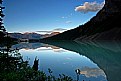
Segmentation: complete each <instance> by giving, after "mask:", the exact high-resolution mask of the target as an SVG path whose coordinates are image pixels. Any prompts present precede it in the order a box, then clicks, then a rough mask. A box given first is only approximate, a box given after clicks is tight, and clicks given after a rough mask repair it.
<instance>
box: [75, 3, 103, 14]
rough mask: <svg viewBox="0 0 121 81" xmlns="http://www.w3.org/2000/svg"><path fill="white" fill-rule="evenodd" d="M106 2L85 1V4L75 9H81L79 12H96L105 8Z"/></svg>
mask: <svg viewBox="0 0 121 81" xmlns="http://www.w3.org/2000/svg"><path fill="white" fill-rule="evenodd" d="M104 3H105V2H102V3H97V2H85V3H84V4H83V5H81V6H77V7H75V11H79V12H82V13H87V12H96V11H98V10H100V9H102V8H103V6H104Z"/></svg>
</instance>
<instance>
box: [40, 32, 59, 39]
mask: <svg viewBox="0 0 121 81" xmlns="http://www.w3.org/2000/svg"><path fill="white" fill-rule="evenodd" d="M57 34H60V32H52V33H50V34H44V35H42V38H47V37H52V36H54V35H57Z"/></svg>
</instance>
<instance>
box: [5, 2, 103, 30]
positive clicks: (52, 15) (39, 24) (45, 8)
mask: <svg viewBox="0 0 121 81" xmlns="http://www.w3.org/2000/svg"><path fill="white" fill-rule="evenodd" d="M102 2H104V0H96V1H95V0H4V4H3V5H4V6H5V7H6V9H5V10H4V13H5V15H6V16H5V18H4V25H5V28H6V29H7V31H8V32H32V31H33V32H34V31H50V30H53V29H59V28H61V29H72V28H75V27H77V26H79V25H81V24H84V23H85V22H87V21H88V20H89V19H90V18H92V17H93V16H95V15H96V13H97V12H98V11H99V10H100V7H102V5H101V4H102ZM85 6H87V7H88V6H89V7H88V8H87V7H86V8H87V9H85Z"/></svg>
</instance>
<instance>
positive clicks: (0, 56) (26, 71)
mask: <svg viewBox="0 0 121 81" xmlns="http://www.w3.org/2000/svg"><path fill="white" fill-rule="evenodd" d="M5 48H6V49H1V50H0V81H72V80H73V79H72V78H71V77H69V76H66V75H64V74H62V75H60V74H59V77H58V78H57V77H55V76H53V74H52V73H53V71H51V69H50V68H49V69H48V72H49V75H46V74H45V73H44V72H43V71H39V70H38V71H35V70H34V69H33V68H32V67H30V66H29V64H28V61H27V60H26V61H24V60H23V58H22V56H21V54H20V53H19V50H10V49H9V48H8V47H5Z"/></svg>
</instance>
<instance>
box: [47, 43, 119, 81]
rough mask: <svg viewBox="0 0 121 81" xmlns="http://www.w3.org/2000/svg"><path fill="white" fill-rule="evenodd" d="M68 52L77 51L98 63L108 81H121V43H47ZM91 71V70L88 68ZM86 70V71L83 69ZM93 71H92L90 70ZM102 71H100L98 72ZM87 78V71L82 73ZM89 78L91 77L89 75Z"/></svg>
mask: <svg viewBox="0 0 121 81" xmlns="http://www.w3.org/2000/svg"><path fill="white" fill-rule="evenodd" d="M45 43H48V44H52V45H55V46H58V47H61V48H64V49H67V50H71V51H75V52H77V53H79V54H80V55H84V56H86V57H88V58H89V59H91V60H92V61H93V62H94V63H96V64H97V65H98V66H99V67H100V68H101V69H102V70H103V71H104V72H105V73H106V76H107V79H108V81H120V80H121V77H120V75H121V64H120V62H121V42H116V41H100V42H92V41H90V42H89V41H88V42H74V41H70V42H69V41H58V42H56V41H54V42H50V41H46V42H45ZM88 69H89V68H88ZM83 70H84V69H83ZM90 71H91V70H90ZM98 71H100V70H98ZM82 73H83V74H85V76H87V71H84V72H82ZM88 76H89V75H88Z"/></svg>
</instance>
